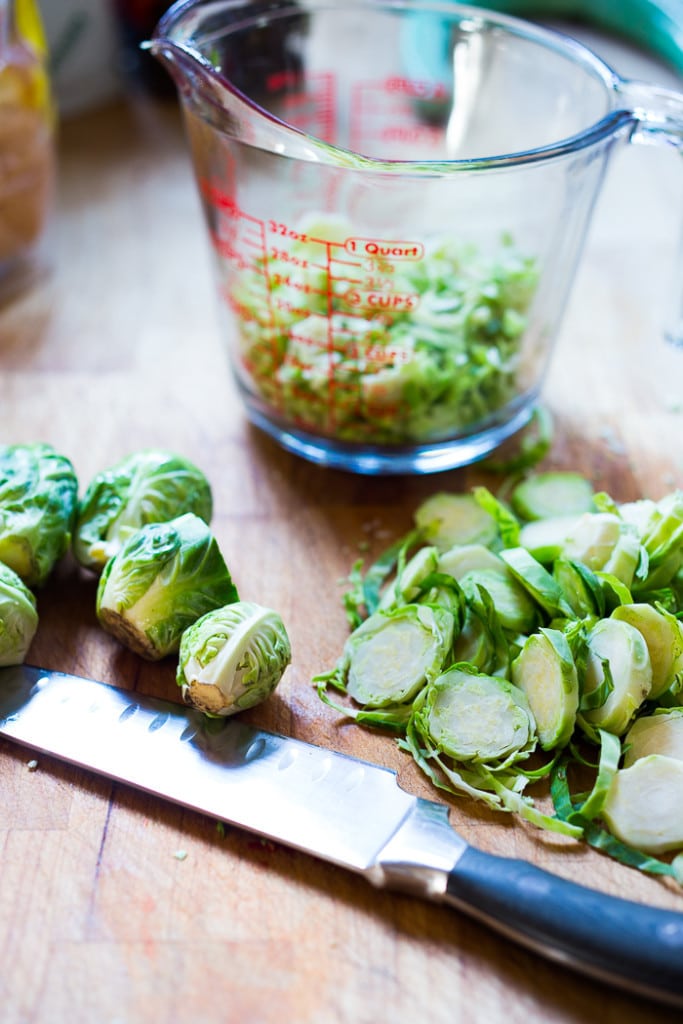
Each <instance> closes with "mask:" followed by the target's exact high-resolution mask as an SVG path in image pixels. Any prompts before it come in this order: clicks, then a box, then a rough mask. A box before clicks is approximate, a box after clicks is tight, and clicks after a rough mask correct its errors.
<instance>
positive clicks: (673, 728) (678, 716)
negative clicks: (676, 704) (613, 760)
mask: <svg viewBox="0 0 683 1024" xmlns="http://www.w3.org/2000/svg"><path fill="white" fill-rule="evenodd" d="M649 754H665V755H666V756H667V757H674V758H676V759H677V760H679V761H683V708H670V709H668V710H662V709H660V708H658V709H657V710H656V711H655V712H654V713H653V714H652V715H643V716H642V717H641V718H636V720H635V722H634V723H633V725H632V726H631V728H630V729H629V731H628V732H627V733H626V736H625V737H624V768H630V767H631V765H632V764H635V762H636V761H639V760H640V759H641V757H647V756H648V755H649Z"/></svg>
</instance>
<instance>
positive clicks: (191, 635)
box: [176, 601, 292, 716]
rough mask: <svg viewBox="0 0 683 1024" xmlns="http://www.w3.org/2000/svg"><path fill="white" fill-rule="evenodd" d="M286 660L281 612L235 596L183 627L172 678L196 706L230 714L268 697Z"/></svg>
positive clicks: (288, 658)
mask: <svg viewBox="0 0 683 1024" xmlns="http://www.w3.org/2000/svg"><path fill="white" fill-rule="evenodd" d="M291 659H292V650H291V645H290V641H289V636H288V635H287V630H286V628H285V624H284V622H283V621H282V618H281V617H280V615H278V613H277V612H275V611H273V610H272V609H270V608H264V607H263V606H262V605H259V604H254V603H253V602H249V601H235V602H233V603H232V604H228V605H225V606H224V607H223V608H216V609H214V610H213V611H210V612H207V613H206V615H203V616H202V617H201V618H200V619H198V620H197V622H195V623H193V624H192V625H191V626H189V627H188V628H187V629H186V630H185V632H184V633H183V635H182V637H181V640H180V651H179V658H178V669H177V673H176V681H177V683H178V686H180V687H181V688H182V693H183V697H184V698H185V700H186V701H188V703H190V704H192V705H193V706H194V707H196V708H198V709H199V710H200V711H204V712H205V713H207V714H210V715H218V716H227V715H234V714H236V713H237V712H238V711H244V710H245V709H246V708H251V707H254V706H255V705H256V704H260V703H262V702H263V701H264V700H265V699H266V697H269V696H270V694H271V693H272V692H273V690H274V689H275V688H276V686H277V685H278V683H279V682H280V680H281V678H282V676H283V674H284V671H285V669H286V668H287V666H288V665H289V663H290V661H291Z"/></svg>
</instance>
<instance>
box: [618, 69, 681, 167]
mask: <svg viewBox="0 0 683 1024" xmlns="http://www.w3.org/2000/svg"><path fill="white" fill-rule="evenodd" d="M617 93H618V94H619V96H620V97H621V99H622V101H623V103H624V105H625V106H626V107H627V108H628V109H629V110H630V111H631V112H632V113H633V117H634V132H633V135H632V136H631V141H632V142H644V143H663V144H664V145H673V146H676V147H678V149H680V150H683V93H680V92H676V91H675V90H674V89H665V88H663V87H660V86H656V85H651V84H649V83H648V82H639V81H637V80H635V79H634V80H628V79H625V80H622V81H620V82H619V84H618V85H617Z"/></svg>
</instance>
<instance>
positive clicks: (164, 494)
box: [73, 449, 212, 572]
mask: <svg viewBox="0 0 683 1024" xmlns="http://www.w3.org/2000/svg"><path fill="white" fill-rule="evenodd" d="M187 512H192V513H194V515H196V516H199V518H200V519H203V520H204V522H205V523H210V522H211V514H212V495H211V488H210V486H209V482H208V480H207V479H206V477H205V476H204V474H203V473H202V471H201V470H200V469H198V468H197V467H196V466H195V465H193V463H192V462H190V461H189V460H188V459H185V458H183V457H182V456H180V455H175V454H174V453H173V452H167V451H160V450H156V449H149V450H145V451H140V452H136V453H134V454H133V455H129V456H128V457H127V458H125V459H123V461H121V462H118V463H117V464H116V465H114V466H112V467H110V468H109V469H105V470H103V471H102V472H101V473H98V474H97V476H96V477H95V478H94V479H93V480H92V481H91V482H90V484H89V485H88V487H87V489H86V491H85V494H84V495H83V497H82V499H81V501H80V502H79V504H78V515H77V519H76V526H75V529H74V539H73V550H74V555H75V557H76V559H77V560H78V562H80V564H81V565H83V566H85V567H86V568H87V569H91V570H92V571H94V572H101V571H102V569H103V568H104V566H105V563H106V562H107V561H108V560H109V559H110V558H111V557H112V556H113V555H115V554H116V553H117V552H118V551H119V550H120V549H121V545H122V544H123V543H124V542H125V541H126V540H127V539H128V538H129V537H130V536H131V534H132V533H133V532H134V531H135V530H138V529H139V528H140V527H141V526H146V525H147V524H148V523H166V522H168V521H169V520H171V519H176V518H177V517H178V516H181V515H184V514H185V513H187Z"/></svg>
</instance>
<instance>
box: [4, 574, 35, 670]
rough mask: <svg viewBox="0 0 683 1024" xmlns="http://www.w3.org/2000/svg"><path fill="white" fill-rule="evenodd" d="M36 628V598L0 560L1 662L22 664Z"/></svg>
mask: <svg viewBox="0 0 683 1024" xmlns="http://www.w3.org/2000/svg"><path fill="white" fill-rule="evenodd" d="M37 628H38V613H37V611H36V599H35V597H34V596H33V594H32V593H31V591H30V590H29V589H28V587H27V586H26V584H25V583H24V582H23V581H22V580H21V579H20V577H19V576H17V574H16V573H15V572H14V571H13V570H12V569H10V568H9V566H7V565H3V564H2V563H1V562H0V665H21V663H22V662H23V660H24V658H25V657H26V652H27V651H28V649H29V647H30V646H31V641H32V640H33V637H34V635H35V632H36V629H37Z"/></svg>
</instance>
